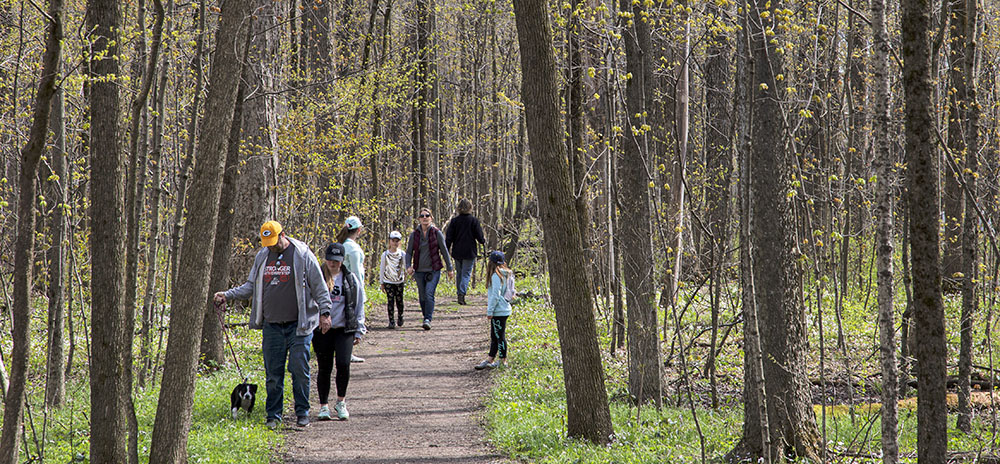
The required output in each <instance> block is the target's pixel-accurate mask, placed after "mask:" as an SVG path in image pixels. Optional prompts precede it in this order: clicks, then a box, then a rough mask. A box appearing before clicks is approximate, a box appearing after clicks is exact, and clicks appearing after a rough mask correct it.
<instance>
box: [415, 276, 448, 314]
mask: <svg viewBox="0 0 1000 464" xmlns="http://www.w3.org/2000/svg"><path fill="white" fill-rule="evenodd" d="M439 279H441V271H430V272H414V273H413V280H414V281H416V282H417V296H419V297H420V311H421V312H423V313H424V319H427V320H428V321H429V320H431V318H433V317H434V292H436V291H437V287H438V280H439Z"/></svg>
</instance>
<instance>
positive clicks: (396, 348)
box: [279, 293, 507, 464]
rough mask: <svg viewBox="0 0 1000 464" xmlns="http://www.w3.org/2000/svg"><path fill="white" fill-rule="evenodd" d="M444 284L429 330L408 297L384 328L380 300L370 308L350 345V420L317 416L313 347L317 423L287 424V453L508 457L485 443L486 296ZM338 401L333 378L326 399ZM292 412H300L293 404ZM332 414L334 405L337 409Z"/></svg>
mask: <svg viewBox="0 0 1000 464" xmlns="http://www.w3.org/2000/svg"><path fill="white" fill-rule="evenodd" d="M454 300H455V297H454V295H446V294H440V293H439V294H438V302H437V303H438V304H437V306H436V308H435V312H434V321H433V323H432V329H431V330H423V329H422V328H421V326H420V325H421V322H422V321H423V319H422V317H421V316H420V305H419V303H418V302H416V301H410V300H407V301H406V311H405V313H404V318H405V325H404V326H403V327H402V328H396V329H392V330H390V329H387V328H386V325H387V324H388V316H387V315H386V310H385V306H384V305H375V306H374V307H369V308H368V310H367V316H368V320H367V321H366V322H367V325H368V327H369V330H368V335H367V336H366V337H365V338H364V340H363V341H362V342H361V344H360V345H358V346H355V347H354V354H355V355H356V356H360V357H362V358H365V362H364V363H354V364H352V365H351V382H350V384H349V386H348V389H347V408H348V410H349V411H350V414H351V416H350V420H347V421H337V420H332V421H324V422H320V421H317V420H316V414H318V413H319V402H318V397H317V393H316V372H317V369H316V359H315V356H312V358H311V360H310V362H311V364H312V370H311V374H312V375H311V377H312V388H311V390H310V400H311V406H312V407H311V411H310V419H311V421H312V422H311V424H310V425H309V426H308V427H305V428H299V427H295V426H294V425H290V424H289V423H288V422H287V421H286V424H285V428H284V429H283V431H284V433H285V436H286V444H285V449H284V452H283V453H282V455H279V458H282V460H283V461H284V462H287V463H299V464H313V463H330V462H351V463H358V464H390V463H439V462H440V463H470V464H485V463H503V462H507V460H506V459H504V458H503V456H501V455H499V454H498V453H497V452H496V451H495V450H493V449H492V448H490V447H489V446H488V445H487V443H486V438H485V431H484V430H483V423H482V421H483V419H482V413H483V402H484V400H485V398H486V395H487V393H488V390H489V385H490V373H489V372H488V371H476V370H473V369H472V366H474V365H475V364H476V363H478V362H479V361H480V360H482V359H483V358H484V357H485V354H486V349H487V348H489V333H488V332H487V324H486V317H485V315H486V311H485V309H484V308H485V305H486V302H485V300H484V299H483V298H482V297H476V298H471V297H470V298H469V300H468V302H469V305H467V306H459V305H458V304H456V303H455V301H454ZM335 402H336V387H335V386H331V392H330V409H331V413H333V411H332V410H333V403H335ZM286 416H288V417H295V414H294V412H292V413H291V415H290V416H289V415H288V414H287V413H286ZM334 418H336V415H335V413H334Z"/></svg>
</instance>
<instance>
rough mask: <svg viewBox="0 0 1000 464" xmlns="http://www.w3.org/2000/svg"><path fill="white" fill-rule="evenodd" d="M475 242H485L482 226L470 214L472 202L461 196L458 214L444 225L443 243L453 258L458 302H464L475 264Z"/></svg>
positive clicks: (483, 243)
mask: <svg viewBox="0 0 1000 464" xmlns="http://www.w3.org/2000/svg"><path fill="white" fill-rule="evenodd" d="M476 242H479V244H480V245H485V244H486V238H485V237H483V228H482V226H481V225H480V224H479V219H477V218H476V217H475V216H473V215H472V202H471V201H469V200H467V199H465V198H463V199H462V200H460V201H459V202H458V215H456V216H455V217H453V218H451V220H450V221H448V226H447V227H445V243H446V244H447V246H448V251H449V252H450V253H451V257H452V258H454V259H455V270H456V271H457V272H456V274H457V275H458V279H457V280H456V281H455V288H456V289H457V290H458V292H457V293H458V304H460V305H464V304H465V294H466V293H467V292H468V290H469V279H470V278H471V277H472V270H473V269H474V268H475V266H476Z"/></svg>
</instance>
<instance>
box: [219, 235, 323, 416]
mask: <svg viewBox="0 0 1000 464" xmlns="http://www.w3.org/2000/svg"><path fill="white" fill-rule="evenodd" d="M260 242H261V245H262V246H263V248H261V249H260V251H258V252H257V255H256V256H255V257H254V262H253V267H251V268H250V276H249V277H247V281H246V282H245V283H244V284H243V285H240V286H239V287H235V288H231V289H229V290H226V291H225V292H218V293H216V294H215V302H216V303H217V304H222V303H225V302H226V301H229V300H250V307H251V310H250V324H249V325H250V328H251V329H261V330H263V344H262V351H263V355H264V371H265V375H266V387H267V403H266V409H267V426H268V427H271V428H276V427H278V425H279V424H281V410H282V405H283V404H284V386H285V359H288V371H289V372H291V374H292V396H294V398H295V415H296V416H297V417H298V420H297V421H296V423H297V424H298V425H299V426H300V427H305V426H307V425H309V344H310V343H311V342H312V336H313V330H314V329H315V328H316V327H317V326H319V315H320V313H329V312H330V310H331V308H332V306H333V304H332V302H331V301H330V291H329V289H328V288H327V287H326V281H325V280H323V272H322V271H321V270H320V268H319V262H318V261H317V260H316V256H315V255H314V254H313V253H312V251H311V250H310V249H309V246H307V245H306V244H305V243H302V242H300V241H298V240H295V239H293V238H290V237H287V236H285V233H284V232H282V230H281V224H279V223H278V222H277V221H267V222H265V223H264V225H263V226H261V228H260Z"/></svg>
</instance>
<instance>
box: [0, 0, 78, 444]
mask: <svg viewBox="0 0 1000 464" xmlns="http://www.w3.org/2000/svg"><path fill="white" fill-rule="evenodd" d="M62 10H63V2H62V0H50V1H49V9H48V13H47V14H48V16H49V18H48V19H49V22H48V28H47V31H46V35H45V52H44V54H43V56H42V70H41V74H40V75H39V79H38V93H37V94H36V95H35V108H34V111H33V115H32V121H31V130H30V132H29V133H28V140H27V142H25V144H24V148H22V149H21V172H20V177H18V194H19V198H18V206H17V211H18V223H17V236H16V238H15V239H14V269H17V270H18V272H15V273H14V279H13V280H14V303H13V308H12V311H11V312H12V316H13V321H12V322H13V324H12V325H13V333H12V335H13V337H12V338H13V341H14V349H13V351H12V353H11V358H12V360H11V370H10V387H9V389H8V390H7V392H6V395H5V396H4V407H3V410H4V415H3V432H2V434H0V462H4V463H11V464H13V463H15V462H17V455H18V439H19V438H20V436H21V425H22V424H21V421H22V418H23V416H24V401H25V399H26V395H25V387H26V386H27V383H28V354H29V353H30V352H31V337H30V333H29V330H28V325H29V323H30V322H31V268H32V265H31V262H32V256H31V255H32V252H33V251H34V249H35V194H36V188H37V185H36V179H35V178H36V176H37V175H38V164H39V162H40V161H41V158H42V152H43V151H44V150H45V139H46V137H47V136H48V130H49V129H48V127H49V111H50V109H51V107H52V98H53V96H54V95H55V89H56V85H55V84H56V77H58V74H59V56H60V53H61V52H62V37H63V25H62V20H63V17H62V13H63V11H62Z"/></svg>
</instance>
